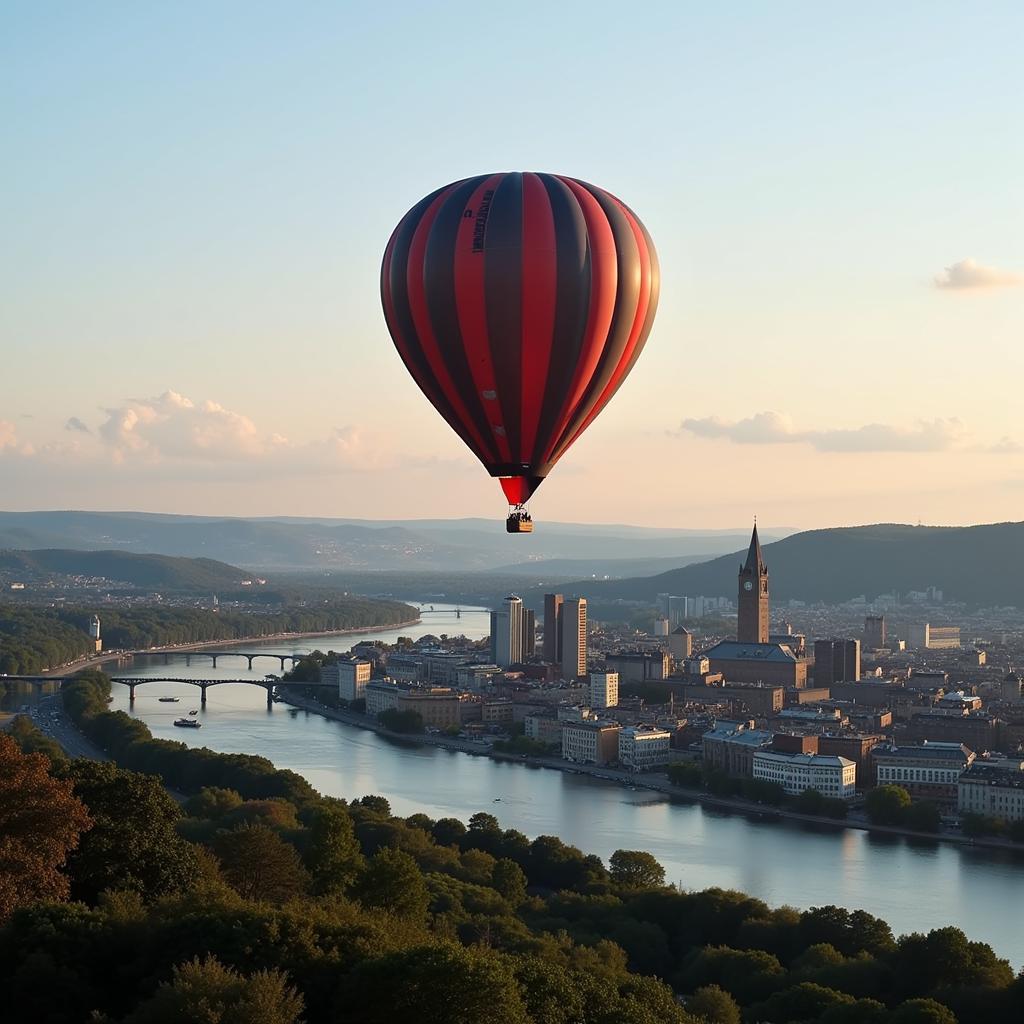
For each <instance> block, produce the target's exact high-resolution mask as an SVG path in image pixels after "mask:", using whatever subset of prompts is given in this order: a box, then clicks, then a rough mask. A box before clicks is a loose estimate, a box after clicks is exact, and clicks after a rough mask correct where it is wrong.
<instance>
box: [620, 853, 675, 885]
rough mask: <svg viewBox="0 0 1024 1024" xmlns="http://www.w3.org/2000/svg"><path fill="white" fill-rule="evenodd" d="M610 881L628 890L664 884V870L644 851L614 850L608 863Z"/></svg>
mask: <svg viewBox="0 0 1024 1024" xmlns="http://www.w3.org/2000/svg"><path fill="white" fill-rule="evenodd" d="M608 866H609V869H610V873H611V878H612V881H613V882H614V883H615V884H616V885H621V886H623V887H625V888H628V889H654V888H657V887H659V886H662V885H664V884H665V869H664V868H663V867H662V866H661V865H660V864H659V863H658V861H657V860H656V859H655V858H654V857H653V856H652V855H651V854H649V853H647V852H646V851H645V850H616V851H615V852H614V853H613V854H612V855H611V858H610V859H609V861H608Z"/></svg>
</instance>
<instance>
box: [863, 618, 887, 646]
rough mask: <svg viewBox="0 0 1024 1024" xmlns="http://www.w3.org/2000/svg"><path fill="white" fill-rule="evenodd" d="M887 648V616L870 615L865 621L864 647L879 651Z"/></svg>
mask: <svg viewBox="0 0 1024 1024" xmlns="http://www.w3.org/2000/svg"><path fill="white" fill-rule="evenodd" d="M885 646H886V631H885V616H884V615H869V616H868V617H867V618H866V619H865V620H864V647H865V649H866V650H869V651H877V650H879V649H880V648H882V647H885Z"/></svg>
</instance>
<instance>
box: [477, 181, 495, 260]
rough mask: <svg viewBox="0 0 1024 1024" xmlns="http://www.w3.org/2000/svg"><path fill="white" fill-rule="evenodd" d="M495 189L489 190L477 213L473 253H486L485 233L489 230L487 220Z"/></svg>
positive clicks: (485, 193)
mask: <svg viewBox="0 0 1024 1024" xmlns="http://www.w3.org/2000/svg"><path fill="white" fill-rule="evenodd" d="M493 198H494V189H493V188H489V189H487V191H486V192H484V195H483V198H482V199H481V200H480V208H479V209H478V210H477V212H476V223H474V225H473V252H483V251H484V232H485V231H486V230H487V218H488V216H490V213H491V200H492V199H493Z"/></svg>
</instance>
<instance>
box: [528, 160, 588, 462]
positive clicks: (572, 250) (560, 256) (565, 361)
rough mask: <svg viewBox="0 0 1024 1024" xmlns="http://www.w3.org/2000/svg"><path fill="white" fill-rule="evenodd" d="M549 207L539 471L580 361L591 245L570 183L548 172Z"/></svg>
mask: <svg viewBox="0 0 1024 1024" xmlns="http://www.w3.org/2000/svg"><path fill="white" fill-rule="evenodd" d="M538 177H539V178H540V180H541V182H542V183H543V185H544V189H545V191H546V192H547V194H548V201H549V202H550V203H551V213H552V218H553V220H554V224H555V259H556V266H557V276H558V279H557V284H556V289H555V324H554V330H553V331H552V346H551V361H550V363H549V365H548V379H547V386H546V387H545V389H544V404H543V405H542V407H541V413H540V422H539V425H538V428H537V441H536V445H535V447H534V450H533V457H532V459H531V465H533V466H534V467H535V468H537V469H540V468H541V461H542V459H543V458H544V453H545V449H546V448H547V447H548V445H549V444H550V443H551V441H552V440H553V438H552V436H551V435H552V434H553V433H554V431H555V429H556V428H557V426H558V422H557V421H558V419H559V417H560V416H561V414H562V411H563V406H564V405H565V401H566V396H567V395H568V394H569V390H570V388H571V387H572V382H573V377H574V376H575V374H576V366H577V364H578V363H579V359H580V351H581V350H582V348H583V338H584V336H585V335H586V330H587V319H588V317H589V313H590V288H591V281H590V242H589V239H588V236H587V222H586V219H585V218H584V216H583V211H582V210H581V209H580V205H579V203H578V202H577V201H576V197H575V196H574V195H573V194H572V192H571V191H570V189H569V187H568V185H565V184H564V183H563V182H561V181H559V180H558V178H556V177H555V176H554V175H552V174H539V175H538Z"/></svg>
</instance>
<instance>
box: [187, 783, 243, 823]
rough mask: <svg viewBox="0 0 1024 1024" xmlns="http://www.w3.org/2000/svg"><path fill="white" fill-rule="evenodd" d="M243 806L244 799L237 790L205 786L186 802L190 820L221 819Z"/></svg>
mask: <svg viewBox="0 0 1024 1024" xmlns="http://www.w3.org/2000/svg"><path fill="white" fill-rule="evenodd" d="M241 805H242V798H241V796H240V795H239V794H238V793H236V792H235V790H233V789H223V788H222V787H220V786H203V788H202V789H201V790H199V792H198V793H196V794H195V796H190V797H189V798H188V800H186V801H185V813H186V814H187V815H188V816H189V817H190V818H221V817H223V816H224V815H225V814H227V813H228V811H233V810H234V809H235V808H236V807H241Z"/></svg>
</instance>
